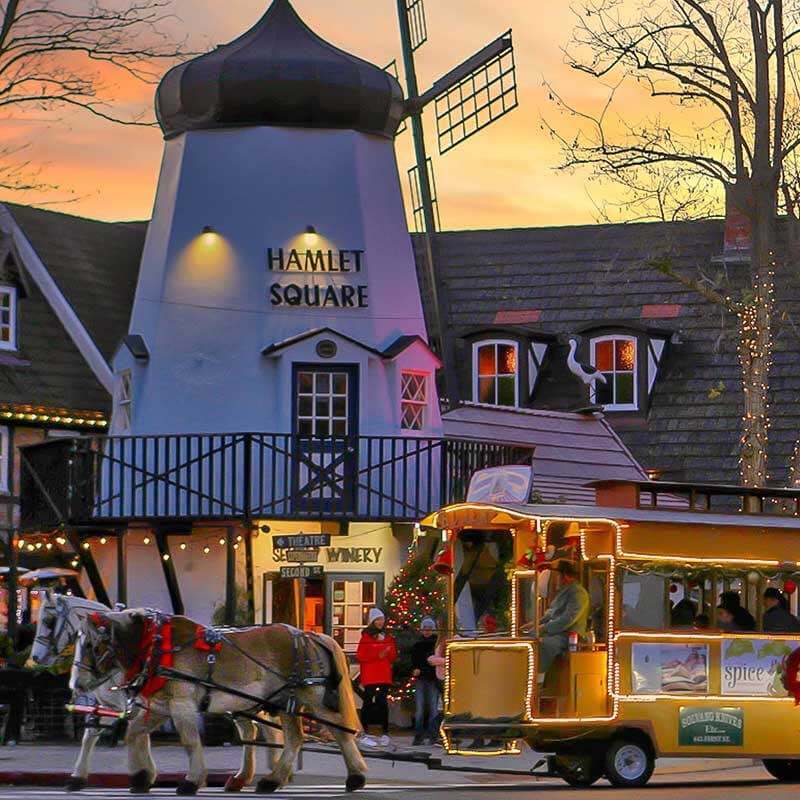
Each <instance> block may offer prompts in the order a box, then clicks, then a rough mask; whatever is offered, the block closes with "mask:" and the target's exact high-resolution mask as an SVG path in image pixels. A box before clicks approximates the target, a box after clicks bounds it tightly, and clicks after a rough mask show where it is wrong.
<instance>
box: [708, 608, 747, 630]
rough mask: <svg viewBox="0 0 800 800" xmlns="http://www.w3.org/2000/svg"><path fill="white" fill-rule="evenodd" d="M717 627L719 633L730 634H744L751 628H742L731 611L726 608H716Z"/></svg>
mask: <svg viewBox="0 0 800 800" xmlns="http://www.w3.org/2000/svg"><path fill="white" fill-rule="evenodd" d="M717 627H718V628H719V629H720V630H721V631H729V632H730V633H746V632H748V631H751V630H753V628H746V627H742V625H741V622H737V620H736V616H735V615H734V613H733V611H731V610H730V608H727V607H726V606H717Z"/></svg>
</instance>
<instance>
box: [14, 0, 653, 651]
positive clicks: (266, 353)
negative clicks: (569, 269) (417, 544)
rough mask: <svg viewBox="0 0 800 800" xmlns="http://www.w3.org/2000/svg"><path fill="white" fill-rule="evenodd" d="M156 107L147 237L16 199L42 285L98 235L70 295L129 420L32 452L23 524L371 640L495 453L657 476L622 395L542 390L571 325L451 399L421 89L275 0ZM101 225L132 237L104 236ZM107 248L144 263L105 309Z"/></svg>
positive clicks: (142, 593) (561, 490)
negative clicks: (407, 138)
mask: <svg viewBox="0 0 800 800" xmlns="http://www.w3.org/2000/svg"><path fill="white" fill-rule="evenodd" d="M507 46H508V45H507V43H501V44H499V45H498V46H497V47H499V48H503V49H505V48H507ZM498 52H499V50H497V48H495V49H494V50H491V52H488V53H487V55H486V57H487V58H490V59H494V58H496V57H497V53H498ZM474 63H475V62H474V59H473V60H471V62H470V64H467V67H466V68H465V69H467V70H469V69H473V68H474ZM287 65H288V66H287ZM461 74H462V73H459V72H458V70H456V71H455V72H454V74H453V75H452V76H451V80H452V82H454V83H453V84H452V85H457V84H458V82H459V81H460V80H461V77H459V76H460V75H461ZM462 77H463V75H462ZM440 90H441V91H443V92H446V91H447V90H448V88H447V85H443V86H442V87H440ZM417 106H418V104H417V105H415V106H414V108H417ZM157 111H158V117H159V121H160V123H161V126H162V129H163V131H164V135H165V146H164V158H163V164H162V169H161V174H160V178H159V184H158V191H157V196H156V202H155V207H154V212H153V217H152V219H151V221H150V223H149V225H148V226H147V232H146V237H145V238H144V241H143V242H142V234H143V231H144V226H143V225H138V224H130V225H127V226H125V225H116V224H112V223H91V225H90V223H88V222H87V221H85V220H79V219H77V218H74V217H70V216H68V215H64V214H55V213H53V212H47V211H41V210H35V209H21V208H20V209H16V208H14V207H11V206H7V207H6V211H7V215H6V217H5V218H4V223H3V226H2V227H3V230H4V231H5V235H6V236H7V237H11V239H13V241H14V242H15V243H16V246H17V247H18V248H21V250H22V251H23V255H24V256H25V257H26V258H27V259H28V260H29V261H31V263H32V262H33V261H34V260H35V259H38V260H39V261H40V262H41V263H42V266H43V268H44V273H41V271H40V276H41V279H42V282H43V285H44V283H47V280H46V278H47V276H48V275H49V276H50V277H51V278H52V277H53V273H58V271H59V267H63V266H64V264H65V263H69V259H70V258H76V254H77V253H80V254H81V256H82V259H83V261H82V262H81V263H82V265H83V267H84V268H85V272H84V275H85V276H86V287H83V286H82V285H81V280H80V270H79V271H78V272H77V273H76V272H75V271H74V270H70V269H64V270H63V271H62V272H61V273H60V274H58V279H57V280H53V281H52V283H53V286H52V287H51V289H53V292H52V298H51V300H52V303H55V305H56V306H58V307H59V308H61V312H60V314H61V316H63V317H64V319H67V320H68V321H69V324H68V325H65V333H66V336H67V337H68V338H69V340H70V342H71V343H72V344H74V345H75V346H76V347H77V350H78V353H79V354H80V356H81V358H82V359H83V361H84V363H85V365H86V366H88V369H89V371H90V373H91V375H90V378H89V379H91V380H93V381H96V382H97V383H99V385H100V386H102V387H104V389H105V391H106V392H107V393H108V396H109V397H110V398H111V400H110V403H109V404H108V408H107V411H106V412H105V414H104V421H105V422H107V423H108V429H109V433H110V434H111V435H110V436H105V435H102V436H91V435H90V436H80V437H67V438H64V437H50V438H48V439H47V441H45V442H44V443H40V444H36V445H34V446H31V447H27V448H25V449H24V450H23V452H22V462H21V464H20V467H19V472H18V474H17V475H15V476H14V480H16V481H17V482H18V484H19V486H20V493H21V504H22V514H21V517H20V521H19V526H18V528H19V530H18V531H17V536H16V539H15V541H16V542H18V541H19V538H20V537H21V536H24V537H26V538H27V541H36V540H37V538H39V539H43V540H48V541H49V540H50V539H52V538H53V537H60V538H64V539H67V540H68V547H69V557H70V559H72V561H73V562H74V563H75V564H76V566H77V568H78V569H79V570H80V571H81V575H82V585H83V587H84V589H85V591H86V592H87V593H90V594H93V595H94V596H96V597H98V598H99V599H101V600H104V601H109V602H113V601H114V600H120V601H122V602H127V603H130V604H133V605H137V606H154V607H160V608H164V609H168V610H169V609H172V610H174V611H175V612H179V613H180V612H185V613H187V614H189V615H190V616H192V617H194V618H197V619H199V620H201V621H204V622H205V621H208V620H210V619H211V618H212V617H215V618H217V619H219V618H220V617H221V616H224V617H225V618H226V619H227V620H229V621H242V620H243V619H255V620H256V621H259V622H260V621H271V620H275V621H290V622H295V623H303V624H305V625H306V626H308V627H312V628H318V629H324V630H326V631H327V632H330V633H332V634H333V635H334V636H335V637H336V638H337V639H338V640H339V641H341V642H342V643H343V644H344V645H345V647H346V648H348V649H352V647H353V646H354V643H355V641H356V640H357V638H358V634H359V631H360V629H361V627H362V625H363V622H364V619H365V615H366V613H367V611H368V609H369V607H370V606H372V605H373V604H376V603H380V602H381V600H382V595H383V592H384V590H385V588H386V586H387V585H388V582H389V581H390V580H391V578H392V576H393V575H394V574H395V573H396V572H397V571H398V570H399V568H400V566H401V565H402V563H403V562H404V560H405V558H406V555H407V552H408V546H409V544H410V543H411V541H412V538H413V535H414V525H415V523H416V522H417V521H418V520H419V519H421V518H423V517H424V516H425V515H426V514H427V513H429V512H430V511H432V510H434V509H436V508H438V507H440V506H442V505H444V504H446V503H448V502H452V501H456V500H460V499H463V498H464V496H465V491H466V488H467V485H468V482H469V479H470V477H471V475H472V473H473V472H474V471H475V470H476V469H480V468H483V467H487V466H503V465H509V464H519V463H530V462H531V458H532V457H533V459H534V461H533V465H534V473H535V479H536V481H537V484H536V485H537V489H538V490H540V491H544V492H547V493H549V494H551V495H553V496H556V497H565V498H567V499H570V498H574V499H578V498H581V499H584V500H585V499H587V498H589V499H591V496H592V495H593V491H594V490H593V489H592V488H591V486H590V484H591V482H592V481H594V480H600V479H604V478H618V479H630V480H642V479H644V478H645V472H644V470H643V469H642V468H641V467H640V466H639V465H638V463H637V462H636V461H635V459H634V458H633V456H632V455H631V453H630V451H629V450H628V448H627V447H626V445H625V444H624V443H623V441H622V440H621V438H620V436H619V435H618V434H617V433H616V432H615V431H614V430H613V429H612V428H611V426H610V425H609V423H608V422H607V421H606V420H605V419H603V418H602V417H601V416H600V415H596V414H576V413H571V412H569V411H563V410H559V411H554V412H550V411H548V412H542V411H537V410H536V409H530V408H528V409H526V408H523V406H524V405H525V403H523V402H521V399H522V397H523V394H524V391H525V390H527V389H526V387H527V388H531V387H533V386H535V385H537V381H538V375H539V372H540V370H541V369H542V367H543V365H544V364H545V363H546V358H547V357H548V347H549V345H550V344H552V339H553V335H552V334H550V333H546V332H536V331H534V333H535V334H536V335H535V336H534V337H532V338H530V346H529V347H528V349H524V350H522V349H521V350H519V351H518V352H517V351H515V355H514V360H513V365H516V364H517V363H519V364H520V365H522V367H521V369H524V376H523V372H520V376H522V381H523V383H524V386H523V383H513V385H512V386H511V388H510V390H511V391H512V394H513V397H514V400H515V401H516V403H515V404H512V405H514V406H515V407H509V406H508V404H507V403H505V402H504V400H505V398H507V396H508V395H507V393H508V391H509V386H508V383H509V381H508V380H506V378H507V375H505V373H503V372H502V370H501V369H497V368H496V369H495V370H494V374H493V376H483V375H482V376H481V378H482V379H488V378H490V377H491V380H489V381H488V382H487V381H486V380H484V382H483V383H480V386H481V387H483V389H485V390H486V392H488V391H489V388H491V392H492V397H491V398H490V397H489V395H488V394H485V393H479V394H478V395H477V396H476V398H475V399H476V400H478V401H479V402H477V403H472V404H466V405H462V406H460V407H458V408H455V409H454V410H451V411H449V412H448V413H444V414H443V413H442V410H441V403H440V398H439V394H438V390H437V380H436V376H437V372H438V371H439V370H440V367H441V362H440V360H439V358H438V356H437V355H436V353H435V352H434V351H433V350H432V349H431V347H430V346H429V332H428V328H427V326H426V316H425V313H424V310H423V301H422V298H421V294H420V289H419V283H418V277H417V258H416V257H415V251H414V248H413V246H412V239H411V237H410V236H409V234H408V230H407V225H406V216H405V210H404V207H403V199H402V195H401V190H400V179H399V174H398V169H397V164H396V159H395V152H394V141H393V140H394V135H395V133H396V131H397V129H398V126H399V125H400V123H401V120H402V119H403V118H404V116H407V115H408V114H410V113H412V111H410V110H409V106H408V104H407V102H406V101H405V100H404V98H403V92H402V89H401V87H400V85H399V83H398V82H397V80H396V79H395V78H393V77H392V76H391V75H390V74H389V73H388V72H386V71H385V70H382V69H380V68H378V67H375V66H374V65H372V64H369V63H367V62H365V61H363V60H361V59H359V58H356V57H355V56H352V55H350V54H347V53H345V52H343V51H341V50H339V49H337V48H335V47H333V46H332V45H330V44H329V43H327V42H325V41H324V40H323V39H321V38H320V37H319V36H317V35H316V34H315V33H313V32H312V31H311V30H310V29H309V28H308V27H307V26H306V25H305V24H304V23H303V22H302V20H301V19H300V18H299V17H298V16H297V14H296V12H295V11H294V10H293V8H292V7H291V5H290V3H289V2H288V0H274V2H273V3H272V5H271V6H270V8H269V10H268V11H267V13H266V14H265V15H264V17H263V18H262V19H261V20H260V21H259V22H258V23H257V24H256V25H255V26H254V27H253V28H252V29H251V30H250V31H248V32H247V33H245V34H244V35H243V36H241V37H240V38H238V39H237V40H235V41H234V42H232V43H230V44H228V45H224V46H221V47H219V48H217V49H216V50H214V51H212V52H210V53H208V54H206V55H203V56H200V57H199V58H196V59H194V60H192V61H189V62H187V63H185V64H182V65H180V66H177V67H175V68H174V69H173V70H171V71H170V72H169V73H168V74H167V75H166V76H165V78H164V80H163V81H162V83H161V85H160V87H159V90H158V95H157ZM92 225H94V226H100V228H98V229H95V228H91V226H92ZM90 228H91V230H92V231H95V232H96V231H97V230H100V229H102V234H100V235H102V236H105V237H106V238H107V239H108V241H109V243H111V242H112V241H113V242H116V243H118V244H120V243H121V244H122V246H124V247H125V248H126V254H127V255H126V259H125V260H124V261H120V260H118V261H114V263H111V262H110V261H109V260H108V259H104V258H103V256H102V255H101V252H100V251H99V250H98V251H93V250H91V249H85V248H82V246H81V243H80V239H79V238H76V237H77V236H78V232H79V231H88V230H89V229H90ZM126 236H127V237H131V238H130V239H126V238H125V237H126ZM134 239H135V241H134ZM101 249H102V248H101ZM101 249H100V250H101ZM139 256H140V261H139V267H138V271H137V270H136V269H135V267H133V266H131V263H132V262H133V263H135V262H136V261H137V260H138V259H139ZM131 259H132V261H131ZM23 261H24V259H23ZM125 264H127V265H128V266H127V268H125V267H124V265H125ZM420 264H421V265H422V266H421V271H422V273H423V274H422V279H423V280H424V281H425V280H428V279H429V277H430V275H429V274H428V273H427V272H426V271H425V270H426V267H425V265H424V259H420ZM95 268H96V269H97V270H98V271H99V273H101V274H102V275H104V276H106V279H107V278H109V276H111V279H112V281H113V282H114V283H115V286H119V287H127V288H125V289H124V290H123V289H122V288H120V290H119V291H118V292H117V293H116V294H111V293H110V291H109V294H108V298H109V299H110V301H111V302H113V303H114V304H115V308H114V310H113V314H109V315H108V316H105V317H104V316H103V315H102V314H101V313H100V309H101V308H102V302H101V301H98V299H97V298H95V300H94V301H93V302H90V301H89V300H88V298H87V296H86V292H87V291H89V290H90V289H91V287H92V286H93V279H92V278H91V274H92V273H91V270H92V269H95ZM123 268H125V269H126V272H125V275H124V276H121V275H120V274H119V271H120V270H121V269H123ZM134 284H135V291H134V290H133V286H134ZM59 298H60V299H59ZM426 298H427V295H426ZM52 303H51V305H52ZM428 312H429V315H430V309H428ZM25 313H26V309H25V305H24V303H21V304H20V314H21V315H23V314H25ZM477 316H478V315H476V318H477ZM518 333H519V331H518ZM468 335H472V334H468ZM526 335H527V334H526ZM98 340H102V341H103V342H104V346H103V347H101V348H97V347H95V348H94V350H93V349H92V346H91V345H92V344H95V345H96V342H97V341H98ZM476 341H477V340H476ZM519 341H520V343H521V342H522V341H523V340H522V339H520V340H519ZM525 341H528V340H527V339H526V340H525ZM22 344H24V342H22V341H21V345H22ZM95 351H97V352H99V353H100V356H101V357H99V358H98V357H97V353H96V352H95ZM505 353H506V351H502V353H500V351H495V364H497V363H499V362H498V358H499V356H500V355H503V354H505ZM523 354H524V357H523ZM517 356H518V357H519V358H518V360H517ZM503 358H505V356H503ZM500 361H502V363H503V364H504V365H505V366H504V368H510V367H511V366H512V361H511V360H508V359H506V360H505V361H503V360H502V358H501V359H500ZM15 369H21V367H19V366H18V367H15ZM89 379H87V380H89ZM490 384H491V386H490ZM465 399H469V398H465ZM504 406H505V407H504ZM223 612H224V613H223Z"/></svg>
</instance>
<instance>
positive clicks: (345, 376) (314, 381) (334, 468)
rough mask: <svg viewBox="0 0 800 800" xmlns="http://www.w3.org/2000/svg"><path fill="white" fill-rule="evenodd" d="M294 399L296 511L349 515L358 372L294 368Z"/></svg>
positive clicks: (354, 466)
mask: <svg viewBox="0 0 800 800" xmlns="http://www.w3.org/2000/svg"><path fill="white" fill-rule="evenodd" d="M293 395H294V396H293V406H294V415H293V416H294V429H293V432H294V434H295V436H294V442H295V444H294V453H293V456H294V458H293V464H294V470H293V487H294V491H293V501H294V508H295V510H297V511H313V512H329V513H330V512H335V513H347V512H351V511H353V510H354V501H355V497H356V492H355V484H356V477H357V475H358V463H357V459H358V368H357V367H350V366H339V365H337V366H331V367H321V366H318V365H313V366H304V365H296V366H295V369H294V392H293Z"/></svg>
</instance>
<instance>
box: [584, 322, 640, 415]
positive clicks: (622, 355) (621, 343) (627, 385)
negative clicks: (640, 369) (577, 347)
mask: <svg viewBox="0 0 800 800" xmlns="http://www.w3.org/2000/svg"><path fill="white" fill-rule="evenodd" d="M591 345H592V349H591V363H592V366H594V367H595V368H596V369H597V370H598V371H599V372H601V373H602V375H603V377H604V378H605V379H606V382H605V383H601V382H600V381H597V382H596V383H595V384H594V389H593V390H592V397H591V401H592V402H593V403H597V404H598V405H602V406H605V408H606V409H607V410H609V411H635V410H636V409H637V408H638V407H639V404H638V397H637V395H638V392H637V352H636V339H635V338H634V337H633V336H602V337H599V338H597V339H592V342H591Z"/></svg>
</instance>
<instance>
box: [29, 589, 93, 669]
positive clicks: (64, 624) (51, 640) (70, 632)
mask: <svg viewBox="0 0 800 800" xmlns="http://www.w3.org/2000/svg"><path fill="white" fill-rule="evenodd" d="M55 605H56V610H55V623H54V624H53V627H52V629H51V630H50V632H49V633H47V634H37V635H36V636H35V637H34V642H36V643H38V644H43V645H45V646H46V647H47V648H48V649H49V651H50V652H51V653H52V654H53V655H55V656H60V655H61V654H62V653H63V652H64V651H65V650H66V649H67V647H69V643H70V641H72V640H74V639H76V638H77V636H78V629H77V628H76V627H75V625H74V624H73V623H72V622H71V621H70V618H69V617H70V609H69V607H68V606H67V604H66V603H65V602H64V601H63V600H62V599H61V597H60V596H59V595H57V596H56V603H55ZM82 607H83V606H76V608H82ZM87 608H88V606H87ZM65 632H66V634H67V643H66V644H65V645H64V646H63V647H60V646H59V641H60V639H61V637H62V636H63V635H64V633H65Z"/></svg>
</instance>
